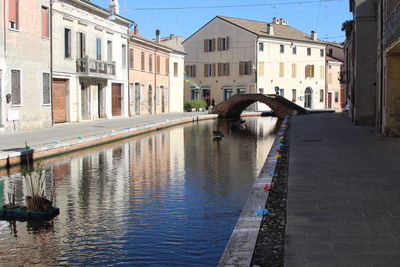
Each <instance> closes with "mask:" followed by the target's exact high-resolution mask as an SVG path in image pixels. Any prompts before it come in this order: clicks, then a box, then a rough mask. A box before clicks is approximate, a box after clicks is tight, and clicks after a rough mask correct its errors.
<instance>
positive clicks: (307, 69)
mask: <svg viewBox="0 0 400 267" xmlns="http://www.w3.org/2000/svg"><path fill="white" fill-rule="evenodd" d="M309 67H310V65H306V73H305V76H306V78H308V77H309Z"/></svg>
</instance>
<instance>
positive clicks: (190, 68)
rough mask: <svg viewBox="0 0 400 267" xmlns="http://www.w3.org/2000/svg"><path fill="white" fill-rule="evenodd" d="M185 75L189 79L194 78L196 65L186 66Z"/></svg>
mask: <svg viewBox="0 0 400 267" xmlns="http://www.w3.org/2000/svg"><path fill="white" fill-rule="evenodd" d="M185 75H186V76H189V77H196V65H186V66H185Z"/></svg>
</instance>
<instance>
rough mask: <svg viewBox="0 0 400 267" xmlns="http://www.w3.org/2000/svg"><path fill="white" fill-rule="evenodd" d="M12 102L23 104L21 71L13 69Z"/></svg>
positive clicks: (13, 103)
mask: <svg viewBox="0 0 400 267" xmlns="http://www.w3.org/2000/svg"><path fill="white" fill-rule="evenodd" d="M11 104H12V105H21V72H20V71H19V70H11Z"/></svg>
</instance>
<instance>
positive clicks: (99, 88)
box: [97, 83, 105, 118]
mask: <svg viewBox="0 0 400 267" xmlns="http://www.w3.org/2000/svg"><path fill="white" fill-rule="evenodd" d="M103 93H104V89H103V85H102V84H101V83H99V84H98V85H97V112H98V115H99V118H105V111H104V100H103V99H104V98H103Z"/></svg>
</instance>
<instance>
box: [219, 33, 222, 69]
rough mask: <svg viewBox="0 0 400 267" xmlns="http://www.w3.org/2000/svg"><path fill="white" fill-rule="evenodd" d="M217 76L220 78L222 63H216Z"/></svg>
mask: <svg viewBox="0 0 400 267" xmlns="http://www.w3.org/2000/svg"><path fill="white" fill-rule="evenodd" d="M218 39H219V38H218ZM218 42H219V41H218ZM218 76H222V63H218Z"/></svg>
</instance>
